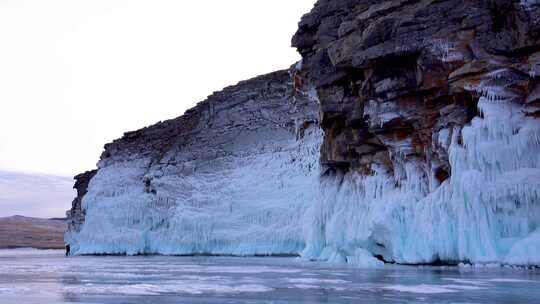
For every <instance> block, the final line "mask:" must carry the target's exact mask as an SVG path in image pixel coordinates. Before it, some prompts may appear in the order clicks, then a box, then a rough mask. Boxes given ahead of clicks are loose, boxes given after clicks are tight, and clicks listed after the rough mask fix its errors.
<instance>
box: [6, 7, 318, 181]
mask: <svg viewBox="0 0 540 304" xmlns="http://www.w3.org/2000/svg"><path fill="white" fill-rule="evenodd" d="M314 3H315V0H272V1H268V0H227V1H223V0H195V1H182V0H178V1H173V0H170V1H167V0H151V1H150V0H147V1H135V0H124V1H120V0H88V1H83V0H64V1H59V0H47V1H44V0H28V1H25V0H13V1H11V0H0V169H8V170H15V171H26V172H43V173H48V174H56V175H69V176H72V175H74V174H76V173H79V172H82V171H85V170H87V169H92V168H94V167H95V163H96V162H97V160H98V158H99V155H100V154H101V151H102V147H103V145H104V144H105V143H107V142H110V141H112V140H113V139H115V138H118V137H120V136H121V135H122V134H123V133H124V132H126V131H130V130H135V129H138V128H141V127H143V126H146V125H149V124H153V123H155V122H157V121H160V120H165V119H169V118H173V117H176V116H179V115H181V114H182V113H183V112H184V111H185V110H186V109H188V108H190V107H192V106H193V105H195V103H197V102H198V101H201V100H203V99H205V97H206V96H208V95H209V94H210V93H212V92H213V91H216V90H220V89H222V88H223V87H225V86H227V85H231V84H235V83H236V82H238V81H240V80H244V79H247V78H251V77H253V76H256V75H259V74H264V73H267V72H271V71H274V70H277V69H281V68H286V67H288V66H289V65H291V64H293V63H294V62H295V61H297V60H299V56H298V55H297V54H296V51H295V50H294V49H292V48H290V39H291V36H292V35H293V34H294V32H295V31H296V28H297V23H298V21H299V20H300V17H301V16H302V15H303V14H304V13H307V12H308V11H309V10H310V9H311V8H312V6H313V4H314ZM70 191H71V190H70Z"/></svg>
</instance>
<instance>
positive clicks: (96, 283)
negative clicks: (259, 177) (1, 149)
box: [0, 250, 540, 304]
mask: <svg viewBox="0 0 540 304" xmlns="http://www.w3.org/2000/svg"><path fill="white" fill-rule="evenodd" d="M18 253H21V254H20V255H19V254H18ZM538 287H540V271H539V270H534V269H533V270H531V269H529V270H527V269H508V268H496V269H490V268H480V269H475V268H471V269H466V270H463V269H462V268H458V267H407V266H391V265H390V266H386V267H385V268H382V269H360V268H357V267H351V266H347V265H331V264H326V263H313V262H305V261H302V260H298V259H291V258H230V257H212V258H206V257H163V256H147V257H75V258H65V257H64V256H63V253H62V252H61V251H56V252H54V254H53V252H44V251H36V250H24V251H12V252H6V251H3V252H0V302H1V303H17V304H20V303H30V304H34V303H36V304H37V303H75V302H78V303H80V302H85V303H111V304H112V303H125V302H129V303H134V304H137V303H149V302H150V303H178V302H187V303H268V300H272V301H273V303H278V304H282V303H338V304H342V303H358V302H362V303H394V302H399V303H422V302H424V303H449V302H452V303H465V302H467V303H470V302H474V303H508V302H519V303H527V302H534V301H536V300H537V299H538V298H540V288H538Z"/></svg>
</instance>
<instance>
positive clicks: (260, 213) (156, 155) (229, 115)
mask: <svg viewBox="0 0 540 304" xmlns="http://www.w3.org/2000/svg"><path fill="white" fill-rule="evenodd" d="M316 113H317V105H316V102H315V101H314V100H312V99H310V98H308V96H307V95H305V94H304V93H302V92H300V91H297V90H296V89H294V88H293V83H292V81H291V76H290V75H289V71H279V72H275V73H271V74H268V75H264V76H260V77H257V78H254V79H251V80H248V81H245V82H241V83H239V84H238V85H236V86H232V87H229V88H226V89H225V90H223V91H221V92H217V93H214V94H213V95H212V96H210V97H209V98H208V99H207V100H205V101H203V102H201V103H199V104H198V105H197V106H196V107H195V108H193V109H191V110H189V111H187V112H186V114H184V115H183V116H181V117H179V118H176V119H172V120H168V121H165V122H161V123H158V124H156V125H153V126H151V127H148V128H145V129H142V130H139V131H135V132H130V133H126V134H125V135H124V137H122V138H121V139H119V140H116V141H114V142H113V143H111V144H108V145H106V146H105V151H104V152H103V154H102V156H101V160H100V162H99V164H98V168H99V169H98V171H97V173H96V174H95V176H93V174H94V173H89V174H85V175H81V176H79V178H78V185H80V187H78V190H79V197H78V198H77V199H76V200H75V202H74V204H73V209H72V211H71V212H70V215H71V221H70V229H69V230H68V232H67V233H66V241H67V242H69V243H70V244H72V246H71V248H72V251H73V252H74V253H79V254H88V253H114V254H124V253H127V254H147V253H162V254H238V255H244V254H251V255H253V254H260V255H268V254H296V253H298V252H299V251H300V250H301V248H303V246H304V240H303V237H302V227H301V225H300V222H299V220H298V219H299V218H300V217H302V215H303V213H304V209H305V206H306V205H305V202H306V201H311V200H313V198H312V197H311V196H312V195H313V194H314V193H315V190H316V189H317V178H318V172H319V169H318V168H319V165H318V153H319V146H320V138H321V134H320V131H319V128H318V122H317V117H316ZM92 176H93V177H92ZM88 178H91V181H90V183H89V185H88V188H87V189H86V185H87V183H86V181H87V179H88ZM86 192H87V193H86ZM81 198H84V199H82V205H81V204H80V202H81Z"/></svg>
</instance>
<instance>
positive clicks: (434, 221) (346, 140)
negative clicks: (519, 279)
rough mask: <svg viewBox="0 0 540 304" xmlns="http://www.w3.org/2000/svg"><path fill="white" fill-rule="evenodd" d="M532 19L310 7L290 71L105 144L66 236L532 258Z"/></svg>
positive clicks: (215, 250)
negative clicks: (298, 60)
mask: <svg viewBox="0 0 540 304" xmlns="http://www.w3.org/2000/svg"><path fill="white" fill-rule="evenodd" d="M539 20H540V4H539V3H538V2H537V1H521V2H518V1H497V0H493V1H467V2H462V1H454V0H437V1H436V0H425V1H424V0H419V1H406V0H403V1H370V0H354V1H353V0H319V1H318V2H317V4H316V6H315V8H314V9H313V10H312V12H311V13H309V14H307V15H305V16H304V17H303V19H302V21H301V23H300V25H299V30H298V32H297V34H296V35H295V36H294V38H293V45H294V46H295V47H297V48H298V50H299V52H300V53H301V55H302V57H303V60H302V62H301V63H300V64H298V65H297V66H296V68H295V69H293V71H292V72H291V73H290V74H291V75H289V73H287V72H285V71H282V72H276V73H273V74H269V75H266V76H262V77H259V78H255V79H253V80H249V81H246V82H243V83H240V84H239V85H237V86H234V87H230V88H227V89H225V90H224V91H223V92H220V93H216V94H214V95H212V96H210V97H209V99H208V100H206V101H204V102H202V103H200V104H199V105H197V107H195V108H194V109H193V110H190V111H188V112H187V113H186V114H185V115H184V116H182V117H179V118H177V119H174V120H170V121H166V122H163V123H159V124H156V125H154V126H152V127H149V128H146V129H143V130H139V131H135V132H131V133H127V134H126V135H125V136H124V137H123V138H122V139H120V140H117V141H115V142H114V143H112V144H109V145H107V146H106V150H105V152H104V154H103V155H102V159H101V161H100V163H99V170H98V171H97V174H96V175H95V177H93V178H91V181H90V183H89V186H88V193H87V194H86V195H85V196H84V199H82V205H81V204H79V205H77V204H74V209H73V211H72V213H71V214H73V215H74V216H73V218H74V221H73V224H72V225H70V227H72V228H71V229H70V230H69V231H68V233H67V234H66V240H68V241H69V242H70V243H72V244H74V246H72V248H74V250H75V252H77V253H128V254H134V253H175V254H193V253H211V254H240V255H244V254H301V255H302V256H304V257H307V258H313V259H320V260H327V261H334V262H347V263H356V264H361V265H371V266H373V265H380V261H377V260H376V259H375V257H376V258H377V259H378V260H382V261H386V262H397V263H409V264H422V263H437V262H445V263H458V262H472V263H507V264H537V265H538V264H540V190H539V189H540V153H538V152H540V120H539V118H540V85H539V83H540V81H539V80H540V79H539V75H540V21H539ZM291 79H292V80H291ZM291 82H292V83H291ZM317 102H318V103H317ZM317 111H318V112H319V115H317ZM319 177H321V178H320V179H319ZM84 179H86V178H84ZM81 193H82V192H81ZM81 193H79V202H80V201H81V199H80V198H81V197H82V195H81ZM82 194H83V195H84V193H82ZM76 201H77V199H76ZM78 206H79V207H78ZM85 213H86V215H85Z"/></svg>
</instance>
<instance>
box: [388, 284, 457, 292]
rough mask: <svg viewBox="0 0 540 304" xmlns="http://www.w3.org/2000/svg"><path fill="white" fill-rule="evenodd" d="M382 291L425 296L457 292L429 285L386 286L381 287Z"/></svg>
mask: <svg viewBox="0 0 540 304" xmlns="http://www.w3.org/2000/svg"><path fill="white" fill-rule="evenodd" d="M383 289H387V290H393V291H399V292H410V293H425V294H434V293H450V292H457V290H455V289H450V288H447V287H445V286H441V285H429V284H420V285H388V286H385V287H383Z"/></svg>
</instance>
